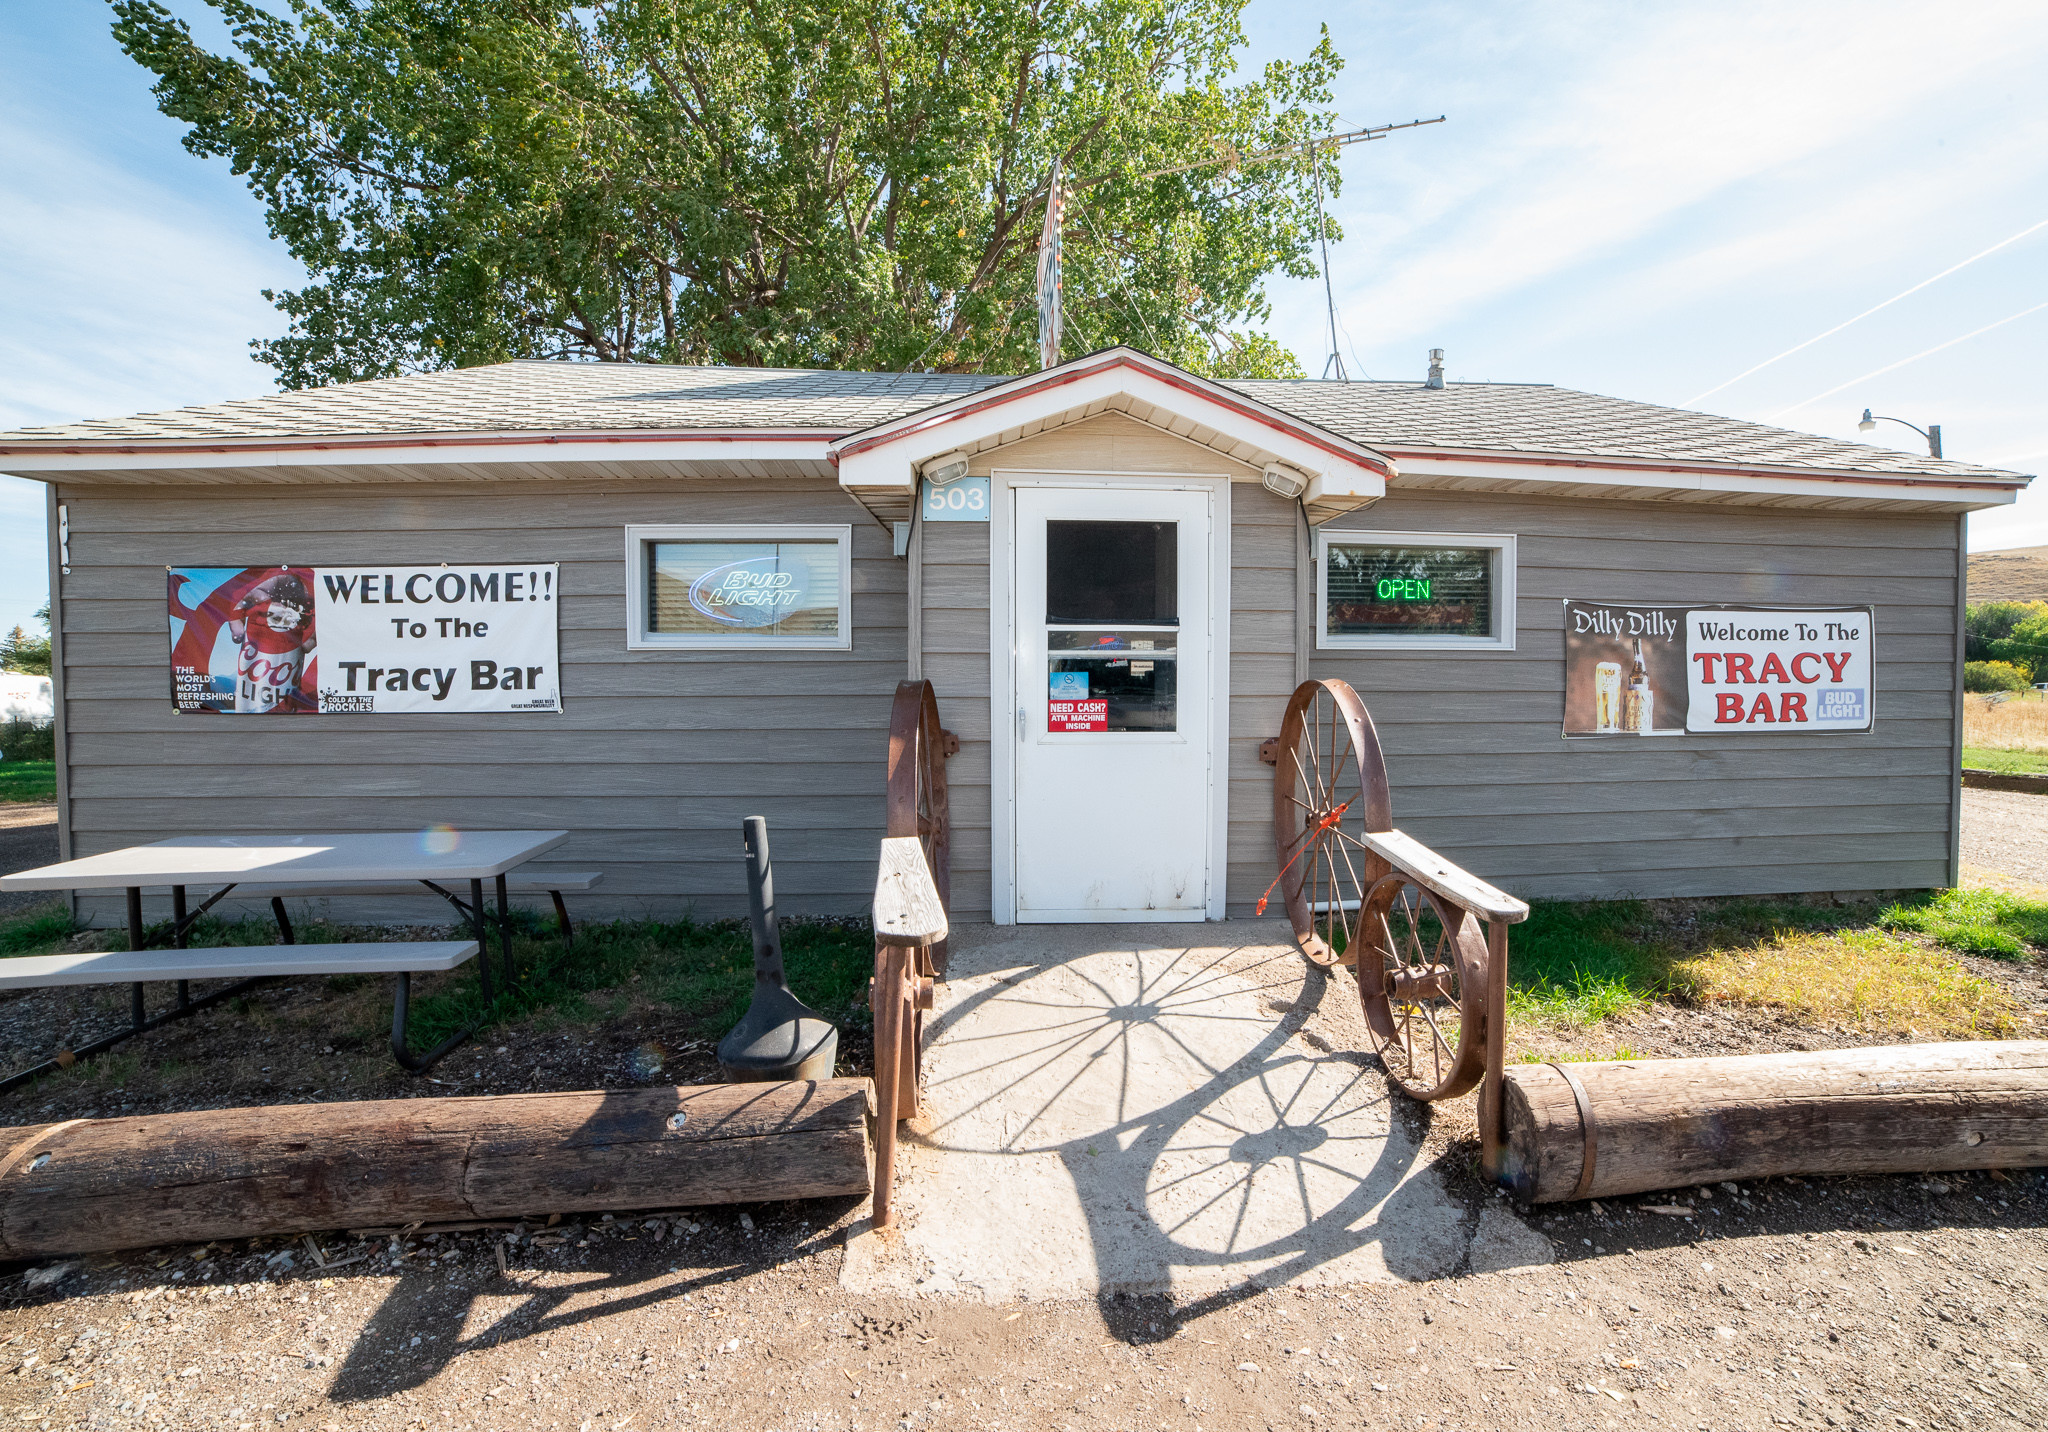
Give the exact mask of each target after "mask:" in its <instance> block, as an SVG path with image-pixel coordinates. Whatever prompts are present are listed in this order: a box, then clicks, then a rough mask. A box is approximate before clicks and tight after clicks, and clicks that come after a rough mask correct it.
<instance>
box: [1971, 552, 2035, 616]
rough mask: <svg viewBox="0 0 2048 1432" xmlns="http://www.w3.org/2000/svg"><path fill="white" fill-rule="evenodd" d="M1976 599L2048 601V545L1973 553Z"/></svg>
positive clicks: (1974, 594)
mask: <svg viewBox="0 0 2048 1432" xmlns="http://www.w3.org/2000/svg"><path fill="white" fill-rule="evenodd" d="M1969 573H1970V580H1969V585H1970V600H1971V601H1972V602H2048V547H2008V548H2007V549H2006V550H2005V551H2003V552H1972V553H1971V554H1970V566H1969Z"/></svg>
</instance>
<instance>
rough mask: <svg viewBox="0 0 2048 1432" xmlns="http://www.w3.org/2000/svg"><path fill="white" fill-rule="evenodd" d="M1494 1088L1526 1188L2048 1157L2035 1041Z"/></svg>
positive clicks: (1615, 1071) (1641, 1068) (1612, 1073)
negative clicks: (1500, 1094) (1500, 1097)
mask: <svg viewBox="0 0 2048 1432" xmlns="http://www.w3.org/2000/svg"><path fill="white" fill-rule="evenodd" d="M1503 1094H1504V1096H1505V1097H1504V1104H1505V1110H1504V1113H1505V1120H1506V1124H1507V1128H1506V1134H1507V1146H1506V1149H1505V1151H1504V1160H1503V1165H1502V1170H1501V1175H1502V1181H1503V1182H1504V1183H1506V1184H1507V1186H1508V1187H1509V1188H1511V1189H1512V1190H1513V1191H1514V1193H1515V1195H1516V1196H1517V1197H1518V1198H1520V1199H1522V1200H1523V1201H1524V1202H1527V1203H1556V1202H1559V1201H1561V1200H1564V1199H1572V1198H1606V1197H1612V1196H1613V1195H1615V1194H1623V1193H1642V1192H1646V1191H1648V1190H1650V1189H1659V1188H1678V1187H1681V1186H1683V1185H1686V1184H1699V1183H1714V1182H1718V1181H1720V1180H1722V1179H1730V1180H1740V1179H1752V1178H1767V1177H1770V1176H1771V1175H1774V1174H1852V1173H1932V1172H1936V1171H1939V1170H1945V1169H1973V1168H2020V1167H2025V1166H2028V1165H2033V1164H2043V1163H2048V1041H2042V1040H2008V1041H1989V1040H1986V1041H1976V1042H1971V1043H1964V1044H1911V1045H1899V1046H1890V1047H1883V1048H1873V1049H1834V1050H1825V1051H1820V1052H1817V1053H1799V1054H1745V1055H1735V1056H1730V1057H1725V1058H1716V1059H1649V1060H1640V1061H1630V1062H1625V1063H1623V1062H1612V1063H1598V1064H1561V1065H1549V1064H1522V1065H1516V1066H1513V1067H1511V1068H1509V1069H1508V1070H1507V1072H1506V1077H1505V1079H1504V1081H1503ZM1589 1158H1590V1160H1591V1165H1592V1166H1591V1169H1590V1177H1589V1176H1588V1173H1589V1170H1588V1169H1587V1162H1588V1160H1589Z"/></svg>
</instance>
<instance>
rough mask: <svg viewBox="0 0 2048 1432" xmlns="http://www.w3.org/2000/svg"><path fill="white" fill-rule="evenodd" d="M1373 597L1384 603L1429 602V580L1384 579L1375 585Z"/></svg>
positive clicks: (1410, 578) (1423, 578)
mask: <svg viewBox="0 0 2048 1432" xmlns="http://www.w3.org/2000/svg"><path fill="white" fill-rule="evenodd" d="M1373 595H1374V596H1375V597H1378V598H1379V599H1380V600H1381V601H1383V602H1426V601H1429V600H1430V599H1431V598H1430V594H1429V578H1427V577H1382V578H1380V579H1379V581H1377V582H1376V583H1374V584H1373Z"/></svg>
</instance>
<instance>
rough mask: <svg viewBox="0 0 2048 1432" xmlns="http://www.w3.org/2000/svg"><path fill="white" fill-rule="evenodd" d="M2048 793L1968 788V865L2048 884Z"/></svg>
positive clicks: (1965, 813)
mask: <svg viewBox="0 0 2048 1432" xmlns="http://www.w3.org/2000/svg"><path fill="white" fill-rule="evenodd" d="M2044 805H2048V796H2037V795H2032V794H2029V793H2028V792H2025V791H1979V790H1972V789H1970V788H1969V787H1968V786H1965V787H1964V788H1963V864H1964V865H1965V866H1975V867H1977V868H1978V869H1980V870H1983V871H1985V872H1987V873H1993V874H1998V875H2002V876H2004V877H2006V879H2007V880H2011V881H2025V882H2028V883H2030V884H2033V885H2038V886H2048V820H2044V819H2042V817H2041V814H2040V812H2041V809H2042V807H2043V806H2044Z"/></svg>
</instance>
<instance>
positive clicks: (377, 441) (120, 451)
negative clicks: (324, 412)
mask: <svg viewBox="0 0 2048 1432" xmlns="http://www.w3.org/2000/svg"><path fill="white" fill-rule="evenodd" d="M842 435H843V433H842V431H841V430H840V429H837V428H804V429H797V428H767V429H760V430H750V429H745V428H739V429H733V430H731V431H720V430H718V429H715V428H675V429H660V430H652V431H639V430H635V431H631V432H623V433H587V432H577V433H551V432H532V433H508V434H492V435H489V436H475V437H376V438H371V437H360V438H359V437H332V438H260V439H251V440H249V441H246V442H238V441H236V440H235V439H232V438H228V439H222V438H193V439H192V440H190V441H189V442H182V443H138V442H131V441H127V440H123V439H119V438H105V439H99V440H79V439H75V438H52V439H50V440H49V441H47V442H39V443H37V444H35V445H34V446H25V445H7V446H0V457H33V456H35V455H37V454H39V453H64V454H66V455H71V456H83V455H85V454H87V453H112V454H116V455H131V454H135V455H139V454H144V453H149V454H157V453H231V452H337V451H340V452H353V451H359V450H379V449H384V448H439V447H454V448H464V447H531V446H536V445H547V444H551V443H669V442H712V443H734V442H792V443H795V442H803V443H829V442H831V441H832V440H833V439H834V438H836V437H840V436H842Z"/></svg>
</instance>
